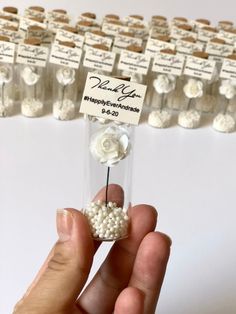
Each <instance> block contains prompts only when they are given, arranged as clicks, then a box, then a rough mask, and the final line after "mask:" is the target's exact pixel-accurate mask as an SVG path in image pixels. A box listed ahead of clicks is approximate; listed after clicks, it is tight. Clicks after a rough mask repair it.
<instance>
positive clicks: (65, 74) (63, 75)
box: [56, 68, 75, 86]
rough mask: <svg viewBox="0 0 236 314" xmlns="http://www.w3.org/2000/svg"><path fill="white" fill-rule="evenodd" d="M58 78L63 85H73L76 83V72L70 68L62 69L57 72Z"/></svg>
mask: <svg viewBox="0 0 236 314" xmlns="http://www.w3.org/2000/svg"><path fill="white" fill-rule="evenodd" d="M56 78H57V80H58V82H59V83H60V84H61V85H64V86H67V85H71V84H73V83H74V81H75V70H74V69H70V68H60V69H59V70H57V73H56Z"/></svg>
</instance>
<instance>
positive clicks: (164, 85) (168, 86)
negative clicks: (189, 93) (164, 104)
mask: <svg viewBox="0 0 236 314" xmlns="http://www.w3.org/2000/svg"><path fill="white" fill-rule="evenodd" d="M175 82H176V80H175V76H174V75H169V74H160V75H158V76H157V78H156V79H155V80H154V82H153V86H154V88H155V90H156V92H157V93H158V94H167V93H169V92H171V91H172V90H174V89H175Z"/></svg>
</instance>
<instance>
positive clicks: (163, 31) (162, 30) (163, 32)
mask: <svg viewBox="0 0 236 314" xmlns="http://www.w3.org/2000/svg"><path fill="white" fill-rule="evenodd" d="M149 34H150V36H151V37H158V36H168V35H169V34H170V30H169V28H166V27H158V26H154V27H152V28H151V29H150V32H149Z"/></svg>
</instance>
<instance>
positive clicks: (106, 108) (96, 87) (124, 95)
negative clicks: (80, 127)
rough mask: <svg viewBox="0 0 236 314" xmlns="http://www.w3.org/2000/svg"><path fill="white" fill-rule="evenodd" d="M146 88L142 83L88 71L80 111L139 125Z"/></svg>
mask: <svg viewBox="0 0 236 314" xmlns="http://www.w3.org/2000/svg"><path fill="white" fill-rule="evenodd" d="M146 88H147V87H146V86H144V85H141V84H137V83H133V82H127V81H124V80H120V79H116V78H112V77H109V76H103V75H97V74H94V73H88V76H87V80H86V85H85V89H84V94H83V98H82V103H81V107H80V112H82V113H85V114H88V115H92V116H96V117H102V118H105V119H110V120H114V121H119V122H123V123H128V124H134V125H137V124H138V123H139V120H140V116H141V112H142V107H143V101H144V97H145V93H146Z"/></svg>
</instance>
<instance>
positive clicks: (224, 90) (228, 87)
mask: <svg viewBox="0 0 236 314" xmlns="http://www.w3.org/2000/svg"><path fill="white" fill-rule="evenodd" d="M219 91H220V94H221V95H224V96H225V97H226V98H227V99H232V98H234V96H235V94H236V88H235V83H234V82H232V81H230V80H223V81H222V83H221V86H220V89H219Z"/></svg>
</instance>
